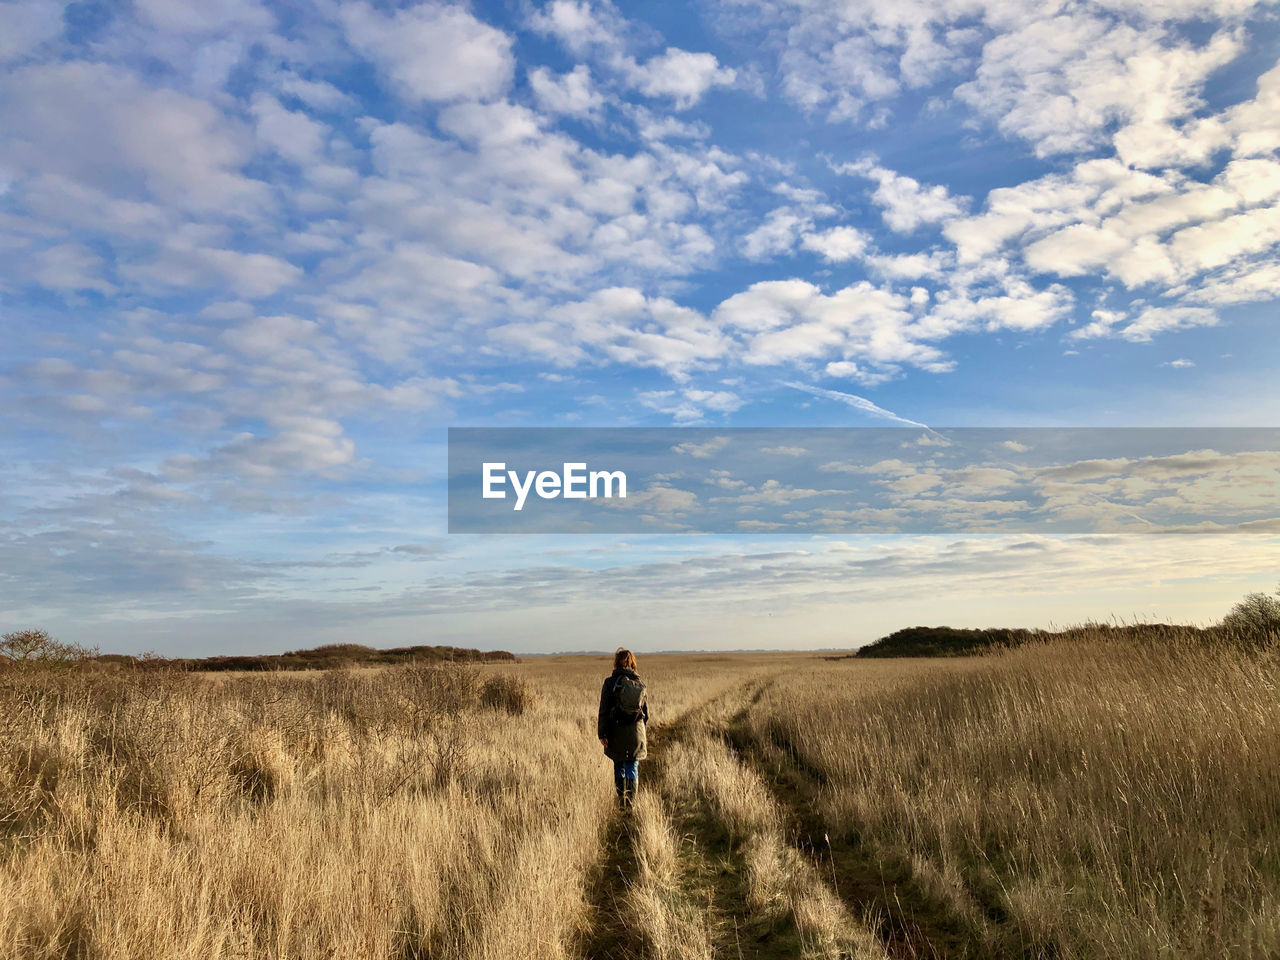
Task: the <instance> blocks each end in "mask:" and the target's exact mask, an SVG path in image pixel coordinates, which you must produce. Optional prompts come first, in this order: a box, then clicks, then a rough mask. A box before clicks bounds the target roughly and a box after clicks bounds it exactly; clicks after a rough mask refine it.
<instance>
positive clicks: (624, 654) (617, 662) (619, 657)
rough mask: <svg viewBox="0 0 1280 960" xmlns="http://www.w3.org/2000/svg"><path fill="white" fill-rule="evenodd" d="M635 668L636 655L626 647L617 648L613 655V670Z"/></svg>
mask: <svg viewBox="0 0 1280 960" xmlns="http://www.w3.org/2000/svg"><path fill="white" fill-rule="evenodd" d="M635 668H636V655H635V654H634V653H632V652H631V651H630V650H628V649H627V648H626V647H619V648H618V652H617V653H615V654H614V655H613V669H615V670H634V669H635Z"/></svg>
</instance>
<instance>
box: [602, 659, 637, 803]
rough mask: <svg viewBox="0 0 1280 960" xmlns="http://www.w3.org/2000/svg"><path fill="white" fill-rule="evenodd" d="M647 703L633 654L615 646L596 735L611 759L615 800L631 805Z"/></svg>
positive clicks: (633, 797) (634, 792)
mask: <svg viewBox="0 0 1280 960" xmlns="http://www.w3.org/2000/svg"><path fill="white" fill-rule="evenodd" d="M648 723H649V704H648V700H647V697H646V691H645V685H644V681H643V680H641V679H640V675H639V674H638V673H636V656H635V654H634V653H632V652H631V651H630V650H626V649H623V648H621V647H619V648H618V652H617V653H615V654H614V655H613V673H611V674H610V675H609V676H608V677H607V678H606V679H605V681H604V686H603V687H602V688H601V689H600V714H599V717H598V719H597V722H596V736H598V737H599V738H600V745H601V746H602V747H604V752H605V756H607V757H608V758H609V759H610V760H612V761H613V785H614V787H615V788H616V789H617V791H618V802H619V803H620V804H621V805H622V806H624V807H629V806H631V802H632V801H633V800H634V799H635V796H636V783H637V781H638V780H639V779H640V761H641V760H643V759H644V758H645V747H646V745H647V738H646V736H645V731H646V727H647V724H648Z"/></svg>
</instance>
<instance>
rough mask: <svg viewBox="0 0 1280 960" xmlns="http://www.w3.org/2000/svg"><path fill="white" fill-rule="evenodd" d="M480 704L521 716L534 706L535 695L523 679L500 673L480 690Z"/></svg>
mask: <svg viewBox="0 0 1280 960" xmlns="http://www.w3.org/2000/svg"><path fill="white" fill-rule="evenodd" d="M480 702H481V703H482V704H484V705H485V706H486V707H489V708H490V709H493V710H504V711H506V712H507V713H509V714H512V715H515V716H519V715H520V714H522V713H524V712H525V711H526V710H528V709H529V708H530V707H532V706H533V702H534V693H533V690H532V688H530V686H529V684H528V683H526V682H525V681H524V680H523V679H522V678H520V677H513V676H511V675H510V674H507V673H499V674H496V675H494V676H492V677H489V679H487V680H486V681H485V682H484V686H483V687H481V688H480Z"/></svg>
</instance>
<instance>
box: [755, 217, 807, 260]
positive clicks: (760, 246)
mask: <svg viewBox="0 0 1280 960" xmlns="http://www.w3.org/2000/svg"><path fill="white" fill-rule="evenodd" d="M812 228H813V220H812V218H810V217H809V216H808V215H807V214H804V213H801V212H799V211H796V210H794V209H792V208H791V207H778V208H777V209H774V210H771V211H769V214H768V215H767V216H766V217H765V218H764V220H763V222H761V224H760V225H759V226H758V227H756V228H755V229H754V230H752V231H751V232H750V233H748V234H747V235H746V236H744V237H743V238H742V242H741V249H742V255H743V256H744V257H746V258H747V259H748V260H768V259H769V258H771V257H776V256H778V255H780V254H784V253H790V252H791V250H792V249H794V247H795V245H796V241H797V240H798V239H799V237H800V235H801V234H802V233H804V232H805V231H807V230H810V229H812Z"/></svg>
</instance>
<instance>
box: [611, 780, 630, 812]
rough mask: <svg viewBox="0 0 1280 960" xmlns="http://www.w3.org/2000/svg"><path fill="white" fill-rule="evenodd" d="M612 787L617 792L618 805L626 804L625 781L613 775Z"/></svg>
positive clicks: (623, 805)
mask: <svg viewBox="0 0 1280 960" xmlns="http://www.w3.org/2000/svg"><path fill="white" fill-rule="evenodd" d="M613 788H614V789H615V790H616V791H617V792H618V806H620V807H625V806H627V805H628V801H627V781H626V780H624V779H623V778H622V777H614V778H613Z"/></svg>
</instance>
